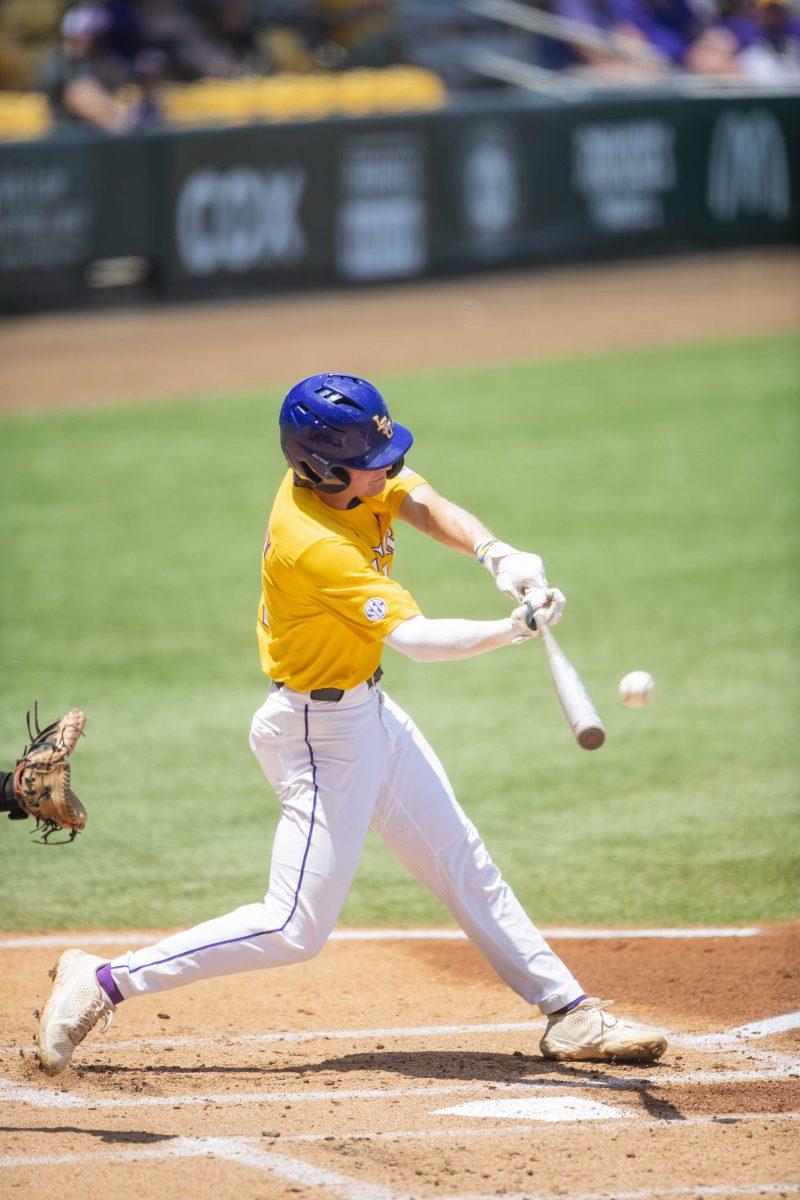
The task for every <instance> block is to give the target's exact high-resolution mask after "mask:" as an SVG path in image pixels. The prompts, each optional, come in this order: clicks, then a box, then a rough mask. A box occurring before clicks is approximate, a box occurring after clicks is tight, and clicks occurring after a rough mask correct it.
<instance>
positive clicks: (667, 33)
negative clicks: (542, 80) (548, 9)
mask: <svg viewBox="0 0 800 1200" xmlns="http://www.w3.org/2000/svg"><path fill="white" fill-rule="evenodd" d="M553 11H554V13H555V14H556V15H557V16H560V17H564V18H567V19H569V20H572V21H575V22H576V23H578V24H579V25H583V26H585V27H586V29H587V30H592V31H596V32H599V33H605V34H610V35H612V36H613V37H615V38H616V39H618V44H619V45H620V46H621V47H622V48H624V47H626V46H627V47H628V48H629V49H630V50H632V51H633V52H635V51H636V50H637V48H638V49H639V50H644V51H645V53H644V54H639V55H637V56H636V57H635V58H634V57H630V58H626V57H624V56H622V55H618V54H614V53H613V51H612V50H611V49H610V48H609V49H608V50H604V49H600V48H599V47H598V48H595V47H591V46H587V45H584V44H583V43H581V42H580V41H578V40H576V41H575V42H573V43H571V44H569V45H567V46H565V49H564V51H562V52H561V56H560V57H561V59H562V61H561V63H560V64H559V63H558V62H557V57H558V55H557V52H554V50H553V49H552V48H549V49H548V51H547V55H548V57H549V58H550V59H551V60H553V59H556V61H551V62H550V63H548V65H553V66H558V65H561V66H565V67H576V66H578V67H580V66H583V67H587V66H588V67H591V68H593V69H594V70H596V71H598V72H599V73H600V74H602V75H604V76H607V77H611V78H613V79H615V80H625V79H631V80H632V79H646V78H648V77H653V76H658V75H660V74H663V73H664V72H665V71H667V70H670V69H672V68H674V67H683V66H684V65H685V62H686V58H687V55H688V54H689V51H690V50H691V47H692V45H693V44H694V42H695V40H696V39H697V37H698V36H699V35H700V33H701V32H702V26H701V24H700V21H699V19H698V17H697V14H696V12H695V10H694V9H693V8H692V6H691V4H690V3H689V0H555V3H554V5H553Z"/></svg>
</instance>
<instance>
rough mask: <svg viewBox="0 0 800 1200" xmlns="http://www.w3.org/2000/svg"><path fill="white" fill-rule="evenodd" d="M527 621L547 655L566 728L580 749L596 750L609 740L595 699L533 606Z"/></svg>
mask: <svg viewBox="0 0 800 1200" xmlns="http://www.w3.org/2000/svg"><path fill="white" fill-rule="evenodd" d="M525 607H526V608H527V610H528V616H527V618H526V620H527V623H528V625H529V627H530V628H531V629H536V630H538V633H539V637H540V638H541V640H542V644H543V646H544V649H545V654H546V655H547V663H548V666H549V667H550V674H551V675H552V677H553V687H554V688H555V690H556V695H557V696H558V699H559V702H560V704H561V707H562V709H563V710H564V716H565V717H566V718H567V724H568V725H569V727H570V729H571V730H572V732H573V733H574V734H575V738H576V740H577V742H578V745H579V746H583V748H584V750H597V749H599V747H600V746H602V744H603V742H604V741H605V740H606V731H605V728H604V727H603V722H602V721H601V720H600V717H599V716H598V714H597V711H596V709H595V707H594V704H593V703H592V698H591V696H590V695H589V693H588V692H587V690H586V688H585V687H584V685H583V682H582V680H581V677H580V675H579V674H578V672H577V671H576V670H575V668H574V667H573V665H572V663H571V662H570V661H569V659H568V658H567V656H566V654H565V653H564V651H563V650H562V649H561V647H560V646H559V644H558V642H557V641H556V639H555V637H554V635H553V633H552V631H551V630H550V628H549V627H548V625H547V622H546V621H539V622H538V623H537V621H536V615H535V613H534V609H533V604H532V603H531V601H530V600H526V601H525Z"/></svg>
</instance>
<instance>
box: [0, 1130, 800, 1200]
mask: <svg viewBox="0 0 800 1200" xmlns="http://www.w3.org/2000/svg"><path fill="white" fill-rule="evenodd" d="M780 1115H785V1114H780ZM491 1132H492V1133H493V1134H495V1136H496V1134H497V1130H492V1131H491ZM516 1132H517V1133H519V1128H517V1129H516ZM458 1136H462V1137H463V1136H464V1135H463V1133H461V1134H459V1135H458ZM199 1157H203V1158H208V1157H212V1158H216V1159H222V1160H223V1161H227V1162H234V1163H237V1164H239V1165H241V1166H244V1167H249V1168H251V1169H253V1170H256V1171H258V1172H261V1173H262V1174H266V1175H271V1176H273V1177H275V1178H277V1179H281V1180H284V1181H285V1182H287V1183H292V1184H294V1185H295V1186H298V1185H299V1186H305V1187H311V1188H315V1189H322V1190H324V1191H325V1192H326V1193H328V1194H329V1195H333V1196H336V1197H339V1198H340V1200H413V1198H412V1197H411V1196H409V1195H407V1194H404V1193H399V1192H395V1191H393V1190H392V1189H390V1188H387V1187H384V1186H382V1185H381V1184H375V1183H369V1182H367V1181H364V1180H360V1179H356V1178H354V1177H352V1176H349V1175H343V1174H341V1173H339V1172H338V1171H331V1170H328V1169H326V1168H322V1167H317V1166H313V1165H312V1164H310V1163H307V1162H305V1161H304V1160H303V1159H298V1158H292V1157H291V1156H289V1155H286V1154H279V1153H276V1152H275V1151H273V1150H272V1149H266V1148H265V1147H264V1145H263V1142H262V1141H261V1139H256V1138H245V1137H239V1138H236V1137H228V1138H225V1137H210V1138H176V1139H175V1140H174V1141H171V1142H169V1143H167V1144H166V1145H162V1146H141V1147H135V1148H133V1147H131V1148H126V1149H115V1150H95V1151H93V1152H91V1153H85V1154H49V1155H48V1154H39V1155H25V1156H22V1155H20V1156H15V1157H13V1158H6V1159H0V1169H2V1168H15V1167H16V1168H22V1169H30V1168H32V1167H37V1166H38V1167H42V1166H67V1165H81V1166H86V1165H91V1164H93V1163H126V1162H148V1161H150V1162H152V1161H158V1160H163V1159H169V1158H199ZM798 1192H800V1185H798V1184H795V1183H755V1182H754V1183H750V1184H746V1183H740V1184H711V1185H709V1184H696V1185H694V1186H693V1187H668V1188H660V1187H652V1188H645V1189H640V1190H638V1191H628V1192H621V1191H616V1190H615V1191H614V1193H613V1197H614V1200H656V1198H657V1197H671V1198H675V1200H678V1198H679V1197H683V1196H686V1197H709V1198H711V1197H716V1196H743V1197H744V1196H757V1197H762V1196H763V1197H768V1196H776V1195H784V1196H785V1195H797V1193H798ZM504 1195H505V1200H553V1197H552V1193H532V1192H524V1193H523V1192H516V1193H505V1194H504ZM611 1196H612V1193H610V1192H607V1191H604V1192H571V1193H559V1200H610V1198H611ZM447 1200H496V1195H494V1194H491V1195H485V1194H480V1193H479V1194H476V1193H471V1194H461V1195H459V1196H452V1195H451V1196H449V1197H447Z"/></svg>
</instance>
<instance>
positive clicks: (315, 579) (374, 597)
mask: <svg viewBox="0 0 800 1200" xmlns="http://www.w3.org/2000/svg"><path fill="white" fill-rule="evenodd" d="M294 569H295V571H296V572H297V573H298V574H299V576H300V579H301V581H302V583H303V584H304V590H305V592H306V595H307V596H308V597H309V598H312V599H314V600H316V601H317V603H318V604H319V605H320V607H321V608H323V609H324V610H325V611H326V612H327V613H329V614H330V615H331V616H333V617H335V618H336V619H337V620H338V621H341V622H342V624H343V625H346V626H347V628H348V629H349V630H350V631H351V632H352V633H354V634H355V635H356V636H357V637H359V638H360V639H361V641H363V642H365V643H367V644H369V643H371V642H382V641H383V639H384V638H385V637H386V635H387V634H389V633H391V632H392V630H393V629H396V628H397V626H398V625H400V624H401V623H402V622H403V621H407V620H409V618H410V617H416V616H419V615H420V609H419V605H418V604H417V602H416V600H415V599H414V597H413V596H412V595H411V593H410V592H407V591H406V589H405V588H404V587H402V586H401V585H400V584H399V583H398V582H397V580H395V579H391V578H390V577H389V576H388V575H381V574H379V573H378V572H377V571H375V570H373V568H372V567H371V566H369V564H368V563H367V562H366V561H365V559H364V557H363V555H362V554H361V552H360V551H359V550H358V548H357V547H356V546H353V545H350V544H349V543H348V542H347V541H345V540H344V539H339V538H335V537H330V538H324V539H322V540H320V541H318V542H315V543H314V545H313V546H310V547H309V548H308V549H307V550H305V551H304V552H303V554H302V555H301V556H300V557H299V558H298V559H297V561H296V562H295V568H294Z"/></svg>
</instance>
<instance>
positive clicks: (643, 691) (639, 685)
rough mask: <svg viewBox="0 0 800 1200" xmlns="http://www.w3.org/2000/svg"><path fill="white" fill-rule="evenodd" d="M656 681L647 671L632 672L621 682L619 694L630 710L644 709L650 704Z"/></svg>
mask: <svg viewBox="0 0 800 1200" xmlns="http://www.w3.org/2000/svg"><path fill="white" fill-rule="evenodd" d="M655 686H656V681H655V679H653V676H652V675H650V674H649V673H648V672H647V671H631V672H630V673H629V674H628V675H626V676H625V678H624V679H621V680H620V681H619V694H620V696H621V697H622V699H623V701H624V702H625V703H626V704H627V705H629V707H630V708H644V706H645V704H649V703H650V701H651V699H652V697H653V691H654V690H655Z"/></svg>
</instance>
